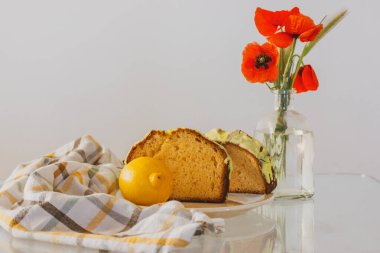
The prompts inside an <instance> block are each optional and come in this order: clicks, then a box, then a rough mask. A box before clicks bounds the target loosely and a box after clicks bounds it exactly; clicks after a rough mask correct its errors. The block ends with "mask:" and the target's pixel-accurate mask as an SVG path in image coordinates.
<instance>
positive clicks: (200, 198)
mask: <svg viewBox="0 0 380 253" xmlns="http://www.w3.org/2000/svg"><path fill="white" fill-rule="evenodd" d="M142 156H149V157H155V158H157V159H160V160H162V161H164V163H165V164H166V166H167V167H168V168H169V169H170V170H171V172H172V174H173V193H172V196H171V197H170V198H171V199H175V200H180V201H196V202H224V201H225V199H226V195H227V193H228V187H229V170H230V169H229V166H230V162H229V161H230V159H229V156H228V154H227V152H226V151H225V149H224V148H223V147H222V146H221V145H219V144H217V143H215V142H213V141H211V140H209V139H208V138H206V137H204V136H203V135H202V134H201V133H199V132H197V131H195V130H192V129H187V128H178V129H175V130H171V131H160V130H153V131H151V132H150V133H149V134H148V135H147V136H146V137H145V138H144V139H143V140H141V141H140V142H138V143H137V144H135V145H134V146H133V147H132V149H131V150H130V152H129V154H128V156H127V158H126V161H125V162H126V163H128V162H130V161H132V160H133V159H136V158H138V157H142Z"/></svg>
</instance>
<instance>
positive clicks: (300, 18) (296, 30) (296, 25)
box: [285, 13, 323, 42]
mask: <svg viewBox="0 0 380 253" xmlns="http://www.w3.org/2000/svg"><path fill="white" fill-rule="evenodd" d="M322 28H323V25H322V24H318V25H315V24H314V21H313V20H312V19H311V18H309V17H308V16H305V15H302V14H300V13H299V14H296V15H289V17H288V19H287V20H286V22H285V31H286V32H287V33H290V34H292V35H293V37H295V38H297V37H299V38H300V40H301V41H302V42H307V41H313V40H314V39H315V37H317V35H318V33H319V32H320V31H321V30H322Z"/></svg>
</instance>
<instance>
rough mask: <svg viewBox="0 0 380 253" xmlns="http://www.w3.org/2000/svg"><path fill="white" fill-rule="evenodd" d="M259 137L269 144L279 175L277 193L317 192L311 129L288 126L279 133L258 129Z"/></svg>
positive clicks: (307, 194) (301, 194) (299, 194)
mask: <svg viewBox="0 0 380 253" xmlns="http://www.w3.org/2000/svg"><path fill="white" fill-rule="evenodd" d="M254 135H255V137H256V138H257V139H258V140H260V141H261V142H262V143H263V144H264V145H265V146H266V147H267V148H268V151H269V153H270V155H271V157H272V163H273V167H274V169H275V174H276V176H277V188H276V189H275V191H274V194H275V196H276V197H288V198H302V197H311V196H312V195H313V194H314V181H313V180H314V179H313V178H314V177H313V160H314V138H313V133H312V132H311V131H305V130H299V129H293V128H292V129H289V128H288V129H287V130H286V132H285V133H284V134H280V135H275V134H273V133H269V131H268V132H266V131H260V130H256V131H255V134H254Z"/></svg>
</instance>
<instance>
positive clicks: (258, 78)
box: [241, 42, 279, 83]
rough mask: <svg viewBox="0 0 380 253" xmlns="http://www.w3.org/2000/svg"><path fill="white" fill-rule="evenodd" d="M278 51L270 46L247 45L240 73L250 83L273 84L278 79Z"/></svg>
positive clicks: (266, 44) (254, 43) (268, 44)
mask: <svg viewBox="0 0 380 253" xmlns="http://www.w3.org/2000/svg"><path fill="white" fill-rule="evenodd" d="M278 59H279V57H278V50H277V48H276V47H275V46H274V45H272V44H270V43H264V44H263V45H259V44H258V43H256V42H253V43H249V44H248V45H247V46H246V47H245V49H244V52H243V62H242V64H241V71H242V73H243V75H244V77H245V78H246V79H247V81H249V82H251V83H256V82H259V83H265V82H274V81H276V80H277V77H278V68H277V63H278Z"/></svg>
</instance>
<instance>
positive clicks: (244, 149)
mask: <svg viewBox="0 0 380 253" xmlns="http://www.w3.org/2000/svg"><path fill="white" fill-rule="evenodd" d="M205 136H206V137H208V138H209V139H211V140H213V141H216V142H218V143H220V144H221V145H223V146H224V148H225V149H226V150H227V152H228V154H229V156H230V157H231V160H232V166H233V170H232V173H231V177H230V187H229V191H230V192H235V193H257V194H264V193H267V194H268V193H271V192H272V191H273V190H274V188H275V187H276V185H277V181H276V178H275V176H274V170H273V166H272V163H271V159H270V155H269V153H268V151H267V150H266V148H265V147H264V146H263V144H261V143H260V142H259V141H258V140H256V139H254V138H253V137H251V136H249V135H248V134H246V133H244V132H243V131H241V130H236V131H232V132H227V131H224V130H222V129H212V130H210V131H209V132H207V133H206V134H205Z"/></svg>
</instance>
